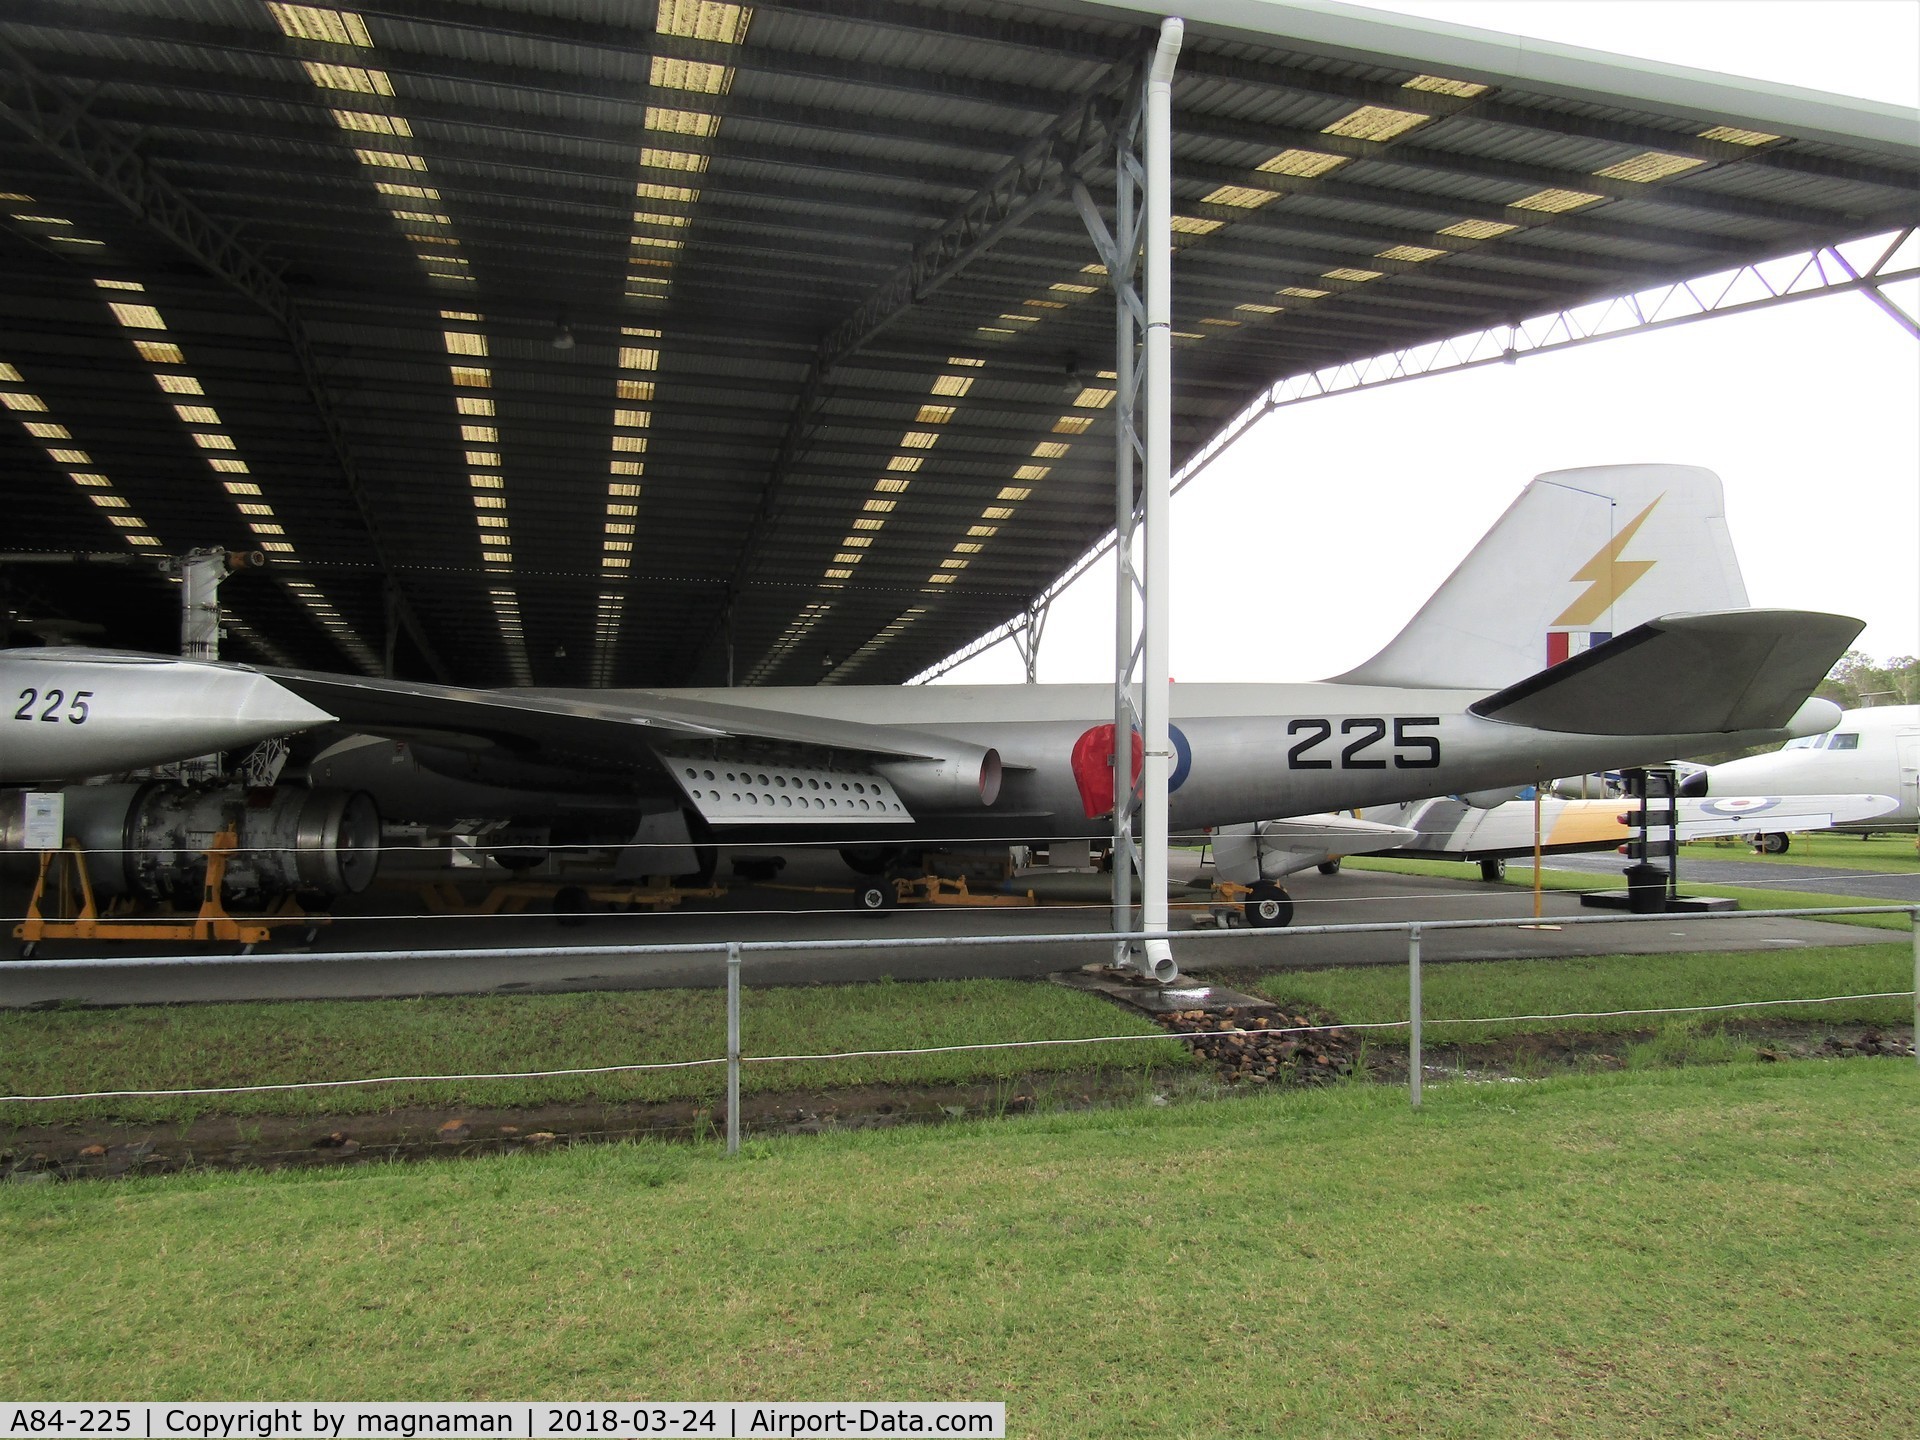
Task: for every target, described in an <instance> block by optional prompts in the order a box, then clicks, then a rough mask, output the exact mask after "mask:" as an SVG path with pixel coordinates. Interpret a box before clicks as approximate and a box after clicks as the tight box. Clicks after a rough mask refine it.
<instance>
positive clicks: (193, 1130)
mask: <svg viewBox="0 0 1920 1440" xmlns="http://www.w3.org/2000/svg"><path fill="white" fill-rule="evenodd" d="M1210 1085H1211V1081H1210V1080H1209V1079H1207V1077H1205V1076H1204V1074H1202V1073H1196V1072H1193V1071H1171V1072H1166V1073H1159V1072H1154V1071H1138V1070H1135V1071H1127V1072H1118V1071H1114V1072H1091V1071H1090V1072H1087V1073H1085V1074H1079V1075H1061V1074H1044V1075H1023V1076H1019V1077H1016V1078H1014V1079H1009V1080H996V1081H983V1082H980V1083H977V1084H970V1085H929V1086H887V1085H864V1086H855V1087H850V1088H847V1089H843V1090H831V1091H806V1092H791V1093H779V1094H768V1095H754V1096H748V1097H744V1098H743V1099H742V1100H741V1102H740V1129H741V1132H742V1134H744V1135H749V1136H754V1135H817V1134H821V1133H824V1132H826V1131H829V1130H878V1129H886V1128H889V1127H891V1126H896V1125H928V1124H943V1123H945V1122H947V1121H951V1120H965V1119H982V1118H989V1117H992V1116H997V1115H1020V1114H1026V1113H1029V1112H1031V1111H1035V1110H1084V1109H1096V1108H1102V1107H1106V1106H1113V1105H1131V1104H1138V1103H1140V1102H1141V1101H1142V1100H1146V1099H1150V1098H1153V1097H1166V1096H1168V1095H1171V1094H1174V1093H1181V1094H1189V1093H1192V1092H1193V1091H1194V1090H1195V1089H1196V1088H1207V1087H1210ZM725 1133H726V1111H725V1109H724V1108H723V1107H719V1106H716V1105H714V1104H712V1103H711V1102H704V1101H688V1100H682V1101H665V1102H642V1101H634V1102H622V1103H599V1102H594V1101H583V1102H577V1103H571V1104H563V1105H550V1106H535V1107H528V1108H524V1109H498V1110H492V1109H461V1110H454V1111H448V1110H437V1109H436V1110H429V1109H404V1110H393V1111H389V1112H386V1113H384V1114H373V1115H366V1114H361V1115H300V1116H285V1115H248V1116H244V1117H239V1116H232V1115H202V1116H200V1117H198V1118H197V1119H195V1120H192V1121H176V1122H169V1123H163V1124H153V1123H146V1124H138V1125H122V1124H115V1123H113V1122H111V1121H88V1122H75V1123H73V1124H67V1125H46V1126H16V1127H13V1128H11V1129H8V1130H5V1131H0V1178H4V1180H5V1181H7V1182H8V1183H12V1184H44V1183H47V1182H49V1181H53V1180H79V1179H110V1178H114V1177H118V1176H124V1175H156V1174H171V1173H176V1172H179V1171H182V1170H238V1169H258V1170H285V1169H306V1168H314V1167H324V1166H338V1165H352V1164H365V1163H366V1162H368V1161H370V1160H427V1159H441V1158H445V1157H449V1156H473V1155H497V1154H505V1153H511V1152H513V1151H519V1150H544V1149H550V1148H552V1147H554V1146H559V1145H577V1144H583V1143H591V1142H596V1141H614V1140H637V1139H657V1140H685V1141H701V1140H705V1141H714V1140H719V1139H721V1138H723V1137H724V1135H725Z"/></svg>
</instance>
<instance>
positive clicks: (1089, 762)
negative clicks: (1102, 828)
mask: <svg viewBox="0 0 1920 1440" xmlns="http://www.w3.org/2000/svg"><path fill="white" fill-rule="evenodd" d="M1131 734H1132V736H1133V793H1134V794H1135V796H1138V795H1139V793H1140V771H1141V769H1142V767H1143V766H1144V765H1145V763H1146V745H1145V744H1144V743H1143V742H1142V741H1141V739H1140V732H1139V731H1138V730H1135V731H1132V732H1131ZM1112 762H1113V726H1111V725H1096V726H1094V727H1093V728H1092V729H1091V730H1089V731H1087V732H1086V733H1085V734H1084V735H1082V736H1081V737H1080V738H1079V739H1078V740H1076V741H1074V742H1073V783H1074V784H1076V785H1078V786H1079V787H1080V805H1081V808H1082V809H1084V810H1085V811H1086V812H1087V818H1088V819H1089V820H1092V819H1094V818H1095V817H1096V816H1100V815H1111V814H1112V813H1113V768H1112Z"/></svg>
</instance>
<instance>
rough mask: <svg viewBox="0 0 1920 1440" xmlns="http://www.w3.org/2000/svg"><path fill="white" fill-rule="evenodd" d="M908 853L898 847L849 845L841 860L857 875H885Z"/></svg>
mask: <svg viewBox="0 0 1920 1440" xmlns="http://www.w3.org/2000/svg"><path fill="white" fill-rule="evenodd" d="M906 853H907V852H906V851H904V850H902V849H901V848H900V847H899V846H897V845H849V846H847V847H846V848H845V849H844V850H842V851H841V852H840V859H841V862H842V863H843V864H845V865H846V867H847V868H848V869H849V870H851V871H853V873H854V874H856V875H884V874H886V873H887V871H888V870H890V869H892V868H893V867H894V866H895V865H897V864H899V863H900V860H901V858H902V857H903V856H904V855H905V854H906Z"/></svg>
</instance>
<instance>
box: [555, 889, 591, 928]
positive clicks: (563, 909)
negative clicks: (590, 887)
mask: <svg viewBox="0 0 1920 1440" xmlns="http://www.w3.org/2000/svg"><path fill="white" fill-rule="evenodd" d="M592 903H593V902H592V901H591V900H590V899H588V897H587V892H586V891H585V890H584V889H583V888H581V887H580V886H578V885H562V886H561V887H560V888H559V889H558V890H556V891H554V892H553V910H554V917H555V918H556V919H557V920H559V922H560V923H561V924H562V925H565V926H567V927H568V928H572V927H573V926H575V925H584V924H586V923H587V911H588V909H589V907H590V906H591V905H592Z"/></svg>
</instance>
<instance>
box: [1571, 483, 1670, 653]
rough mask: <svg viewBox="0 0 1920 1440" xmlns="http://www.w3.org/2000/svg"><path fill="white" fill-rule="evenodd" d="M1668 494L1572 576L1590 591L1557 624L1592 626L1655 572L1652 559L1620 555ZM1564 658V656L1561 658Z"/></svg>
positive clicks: (1657, 499)
mask: <svg viewBox="0 0 1920 1440" xmlns="http://www.w3.org/2000/svg"><path fill="white" fill-rule="evenodd" d="M1666 498H1667V497H1666V496H1665V495H1657V496H1655V497H1654V499H1653V502H1652V504H1650V505H1648V506H1647V508H1646V509H1644V510H1642V511H1641V512H1640V513H1639V514H1638V515H1636V516H1634V517H1633V519H1631V520H1629V521H1628V522H1627V524H1626V528H1624V529H1623V530H1621V532H1620V533H1619V534H1618V535H1616V536H1614V537H1613V539H1611V540H1609V541H1608V542H1607V543H1606V544H1604V545H1602V546H1601V547H1600V548H1599V549H1598V550H1597V551H1595V552H1594V556H1593V558H1592V559H1591V560H1589V561H1587V563H1586V564H1584V565H1582V566H1581V567H1580V568H1579V569H1578V570H1576V571H1574V572H1573V574H1572V576H1571V577H1569V578H1571V579H1574V580H1585V581H1586V582H1587V588H1586V590H1585V591H1584V592H1582V593H1581V594H1580V595H1579V596H1578V597H1577V598H1576V599H1575V600H1574V602H1573V603H1572V604H1571V605H1569V606H1567V608H1566V609H1565V610H1562V611H1561V612H1560V614H1559V617H1558V618H1557V619H1555V620H1554V621H1553V623H1554V624H1555V625H1591V624H1592V623H1593V622H1594V621H1595V620H1598V619H1599V618H1600V617H1601V616H1602V615H1604V614H1606V612H1607V611H1608V610H1610V609H1612V608H1613V603H1614V601H1616V600H1618V599H1619V598H1620V597H1621V596H1622V595H1624V594H1625V593H1626V592H1627V591H1628V590H1630V589H1632V588H1633V585H1634V583H1635V582H1636V581H1637V580H1639V579H1640V577H1641V576H1642V575H1645V574H1646V573H1647V572H1648V571H1649V570H1651V569H1653V567H1654V565H1655V564H1656V563H1657V562H1655V561H1652V560H1622V559H1621V558H1620V552H1621V551H1622V550H1625V549H1626V548H1627V545H1628V544H1629V543H1630V542H1631V541H1632V539H1633V537H1634V534H1635V532H1636V531H1638V530H1639V529H1640V527H1641V525H1643V524H1644V523H1645V522H1646V518H1647V516H1649V515H1651V514H1652V513H1653V507H1654V506H1655V505H1658V504H1659V503H1660V502H1661V501H1662V500H1664V499H1666ZM1562 658H1563V659H1564V658H1565V657H1564V656H1563V657H1562Z"/></svg>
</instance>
